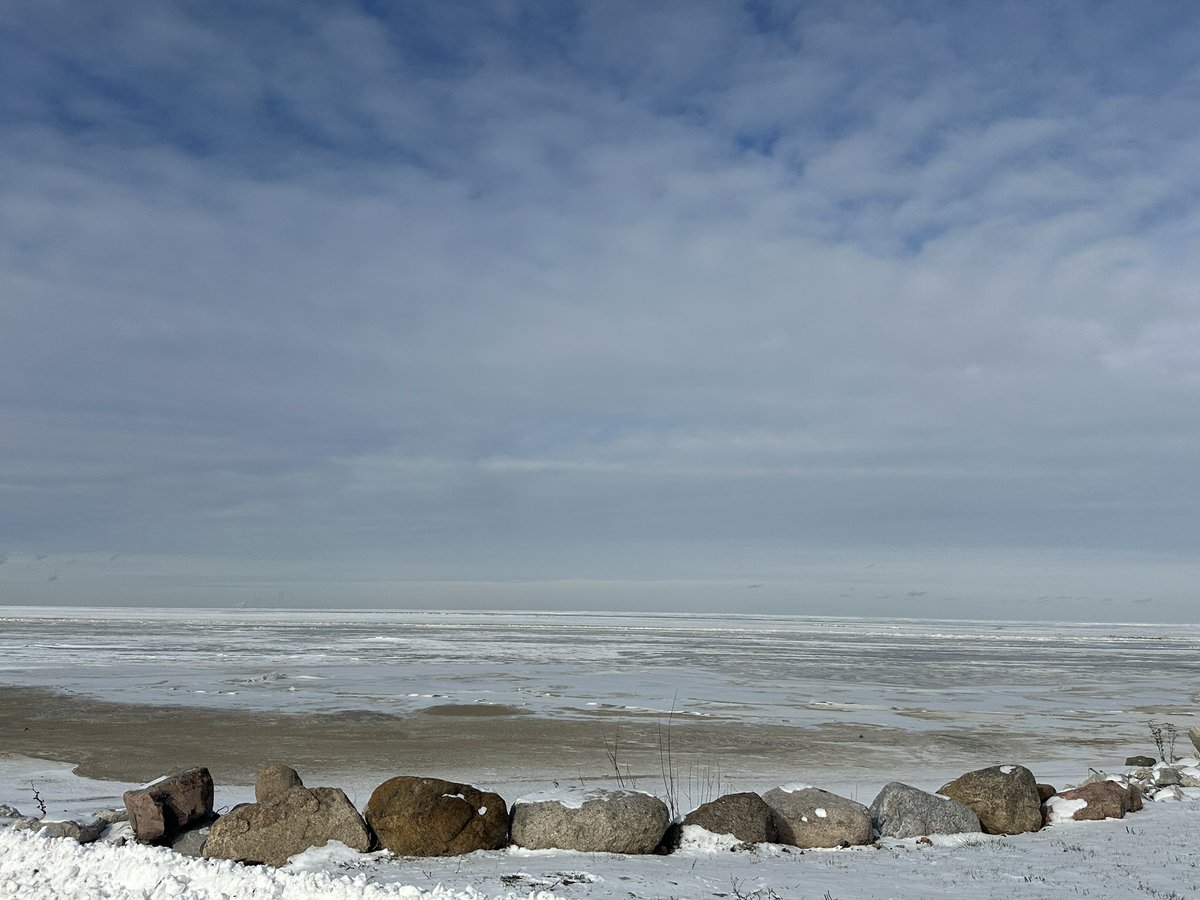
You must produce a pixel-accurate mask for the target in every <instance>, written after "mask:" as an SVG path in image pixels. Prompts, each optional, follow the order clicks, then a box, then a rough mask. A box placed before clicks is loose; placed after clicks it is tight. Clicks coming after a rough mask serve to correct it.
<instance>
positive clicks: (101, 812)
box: [95, 807, 129, 825]
mask: <svg viewBox="0 0 1200 900" xmlns="http://www.w3.org/2000/svg"><path fill="white" fill-rule="evenodd" d="M95 816H96V818H97V819H102V820H104V822H105V823H106V824H108V825H116V824H117V823H118V822H128V821H129V810H127V809H125V808H124V807H121V808H119V809H118V808H117V807H109V808H107V809H98V810H96V812H95Z"/></svg>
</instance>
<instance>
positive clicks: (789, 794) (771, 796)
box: [763, 787, 872, 849]
mask: <svg viewBox="0 0 1200 900" xmlns="http://www.w3.org/2000/svg"><path fill="white" fill-rule="evenodd" d="M763 800H765V801H766V802H767V804H768V805H769V806H770V807H771V808H772V809H773V810H775V821H776V824H777V827H778V828H779V841H780V843H784V844H791V845H793V846H795V847H800V848H802V849H808V848H810V847H856V846H859V845H862V844H869V843H871V837H872V829H871V811H870V810H869V809H867V808H866V807H865V806H863V805H862V804H861V803H855V802H854V801H853V800H848V799H846V798H845V797H839V796H838V795H837V794H831V793H829V791H823V790H821V789H820V788H815V787H802V788H797V789H794V790H789V789H787V788H772V789H771V790H769V791H767V792H766V793H765V794H763Z"/></svg>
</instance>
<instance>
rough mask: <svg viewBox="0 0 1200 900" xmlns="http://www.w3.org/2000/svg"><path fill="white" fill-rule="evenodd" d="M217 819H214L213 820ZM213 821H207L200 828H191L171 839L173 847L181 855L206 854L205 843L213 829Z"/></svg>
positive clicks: (196, 855) (197, 855)
mask: <svg viewBox="0 0 1200 900" xmlns="http://www.w3.org/2000/svg"><path fill="white" fill-rule="evenodd" d="M215 821H216V820H215V819H214V820H213V822H215ZM213 822H206V823H204V824H203V825H201V826H199V827H198V828H189V829H188V830H187V831H185V832H183V833H182V834H180V835H178V836H177V837H176V838H175V840H173V841H171V849H172V850H174V851H175V852H176V853H178V854H180V855H181V856H195V857H201V856H204V844H205V842H206V841H207V840H208V835H209V833H210V832H211V831H212V827H213Z"/></svg>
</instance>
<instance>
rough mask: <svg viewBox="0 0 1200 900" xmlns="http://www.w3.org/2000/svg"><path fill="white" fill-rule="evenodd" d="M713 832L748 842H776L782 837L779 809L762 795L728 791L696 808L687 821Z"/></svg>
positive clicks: (685, 821)
mask: <svg viewBox="0 0 1200 900" xmlns="http://www.w3.org/2000/svg"><path fill="white" fill-rule="evenodd" d="M683 824H684V825H699V826H700V827H701V828H703V829H704V830H705V831H711V832H712V833H713V834H731V835H733V836H734V837H735V838H737V839H738V840H739V841H743V842H745V843H748V844H759V843H774V842H775V841H777V840H778V839H779V829H778V828H777V827H776V825H775V811H774V810H773V809H771V807H770V806H768V805H767V801H765V800H764V799H763V798H762V797H760V796H759V795H758V794H751V793H743V794H726V795H725V796H724V797H718V798H717V799H716V800H713V801H712V802H711V803H705V804H702V805H701V806H698V807H696V808H695V809H693V810H692V811H691V812H690V813H688V814H687V816H685V817H684V820H683Z"/></svg>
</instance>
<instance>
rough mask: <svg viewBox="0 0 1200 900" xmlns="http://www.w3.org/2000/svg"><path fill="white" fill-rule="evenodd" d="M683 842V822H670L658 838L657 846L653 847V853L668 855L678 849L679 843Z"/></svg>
mask: <svg viewBox="0 0 1200 900" xmlns="http://www.w3.org/2000/svg"><path fill="white" fill-rule="evenodd" d="M682 843H683V824H682V823H680V822H677V821H676V822H672V823H671V824H670V825H668V826H667V830H666V831H664V832H663V836H662V839H661V840H659V842H658V846H657V847H655V848H654V853H655V854H656V855H657V856H670V855H671V854H672V853H674V852H675V851H676V850H678V849H679V845H680V844H682Z"/></svg>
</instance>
